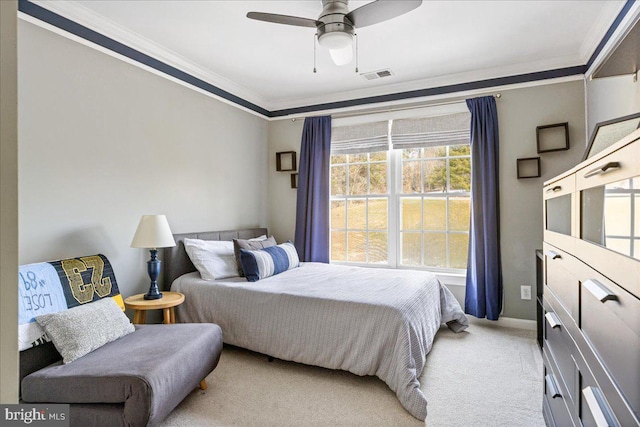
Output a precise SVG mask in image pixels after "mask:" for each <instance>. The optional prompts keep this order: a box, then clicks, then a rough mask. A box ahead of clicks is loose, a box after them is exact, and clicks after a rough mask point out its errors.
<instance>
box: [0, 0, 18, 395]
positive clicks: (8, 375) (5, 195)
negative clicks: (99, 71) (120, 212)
mask: <svg viewBox="0 0 640 427" xmlns="http://www.w3.org/2000/svg"><path fill="white" fill-rule="evenodd" d="M17 10H18V2H17V1H0V93H2V96H0V206H2V209H0V235H1V236H2V238H0V307H1V309H0V343H2V345H0V403H18V327H17V324H18V307H17V305H16V301H17V300H18V288H17V286H16V278H17V277H18V164H17V159H18V103H17V101H18V97H17V93H18V90H17V89H18V78H17V68H18V61H17V28H16V24H17V22H16V14H17Z"/></svg>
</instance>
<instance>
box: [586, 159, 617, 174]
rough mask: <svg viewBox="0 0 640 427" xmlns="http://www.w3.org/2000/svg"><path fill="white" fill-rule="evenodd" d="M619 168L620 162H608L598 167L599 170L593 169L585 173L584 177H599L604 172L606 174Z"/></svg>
mask: <svg viewBox="0 0 640 427" xmlns="http://www.w3.org/2000/svg"><path fill="white" fill-rule="evenodd" d="M621 167H622V166H621V165H620V162H609V163H607V164H606V165H604V166H600V167H599V168H595V169H594V170H591V171H589V172H587V173H585V174H584V177H585V178H591V177H592V176H596V175H600V174H603V173H605V172H608V171H609V170H611V169H620V168H621Z"/></svg>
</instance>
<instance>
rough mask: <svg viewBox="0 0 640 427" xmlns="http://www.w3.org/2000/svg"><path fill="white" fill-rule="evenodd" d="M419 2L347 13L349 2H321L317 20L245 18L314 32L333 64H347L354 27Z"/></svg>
mask: <svg viewBox="0 0 640 427" xmlns="http://www.w3.org/2000/svg"><path fill="white" fill-rule="evenodd" d="M420 4H422V0H376V1H373V2H371V3H368V4H365V5H364V6H361V7H359V8H357V9H354V10H352V11H351V12H349V0H322V13H320V16H319V17H318V19H309V18H301V17H298V16H289V15H278V14H275V13H263V12H249V13H247V18H250V19H255V20H258V21H266V22H273V23H276V24H285V25H294V26H297V27H310V28H315V29H316V30H317V32H316V35H317V37H318V43H320V45H321V46H323V47H326V48H327V49H329V53H330V54H331V59H333V62H334V63H335V64H336V65H344V64H348V63H349V62H351V59H352V57H353V48H352V43H353V35H354V33H355V30H356V28H362V27H367V26H369V25H373V24H377V23H380V22H383V21H387V20H389V19H392V18H395V17H396V16H400V15H403V14H405V13H407V12H410V11H412V10H413V9H415V8H417V7H418V6H420Z"/></svg>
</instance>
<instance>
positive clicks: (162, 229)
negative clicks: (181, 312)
mask: <svg viewBox="0 0 640 427" xmlns="http://www.w3.org/2000/svg"><path fill="white" fill-rule="evenodd" d="M175 245H176V242H175V240H173V235H172V234H171V229H170V228H169V223H168V222H167V217H166V216H164V215H142V218H140V223H139V224H138V229H137V230H136V234H135V235H134V236H133V241H132V242H131V247H132V248H145V249H149V253H150V254H151V259H150V260H149V261H147V272H148V273H149V278H150V279H151V286H149V292H147V293H146V294H145V295H144V299H160V298H162V293H161V292H158V276H159V275H160V264H161V261H160V260H159V259H158V248H168V247H171V246H175Z"/></svg>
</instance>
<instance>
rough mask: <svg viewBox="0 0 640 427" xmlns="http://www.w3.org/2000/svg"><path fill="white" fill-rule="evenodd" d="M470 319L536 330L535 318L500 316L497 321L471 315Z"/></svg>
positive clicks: (474, 321)
mask: <svg viewBox="0 0 640 427" xmlns="http://www.w3.org/2000/svg"><path fill="white" fill-rule="evenodd" d="M469 319H472V322H473V323H485V324H488V325H496V326H501V327H504V328H516V329H527V330H530V331H535V330H536V321H535V320H528V319H517V318H515V317H499V318H498V320H497V321H495V320H487V319H478V318H476V317H473V316H470V317H469Z"/></svg>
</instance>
